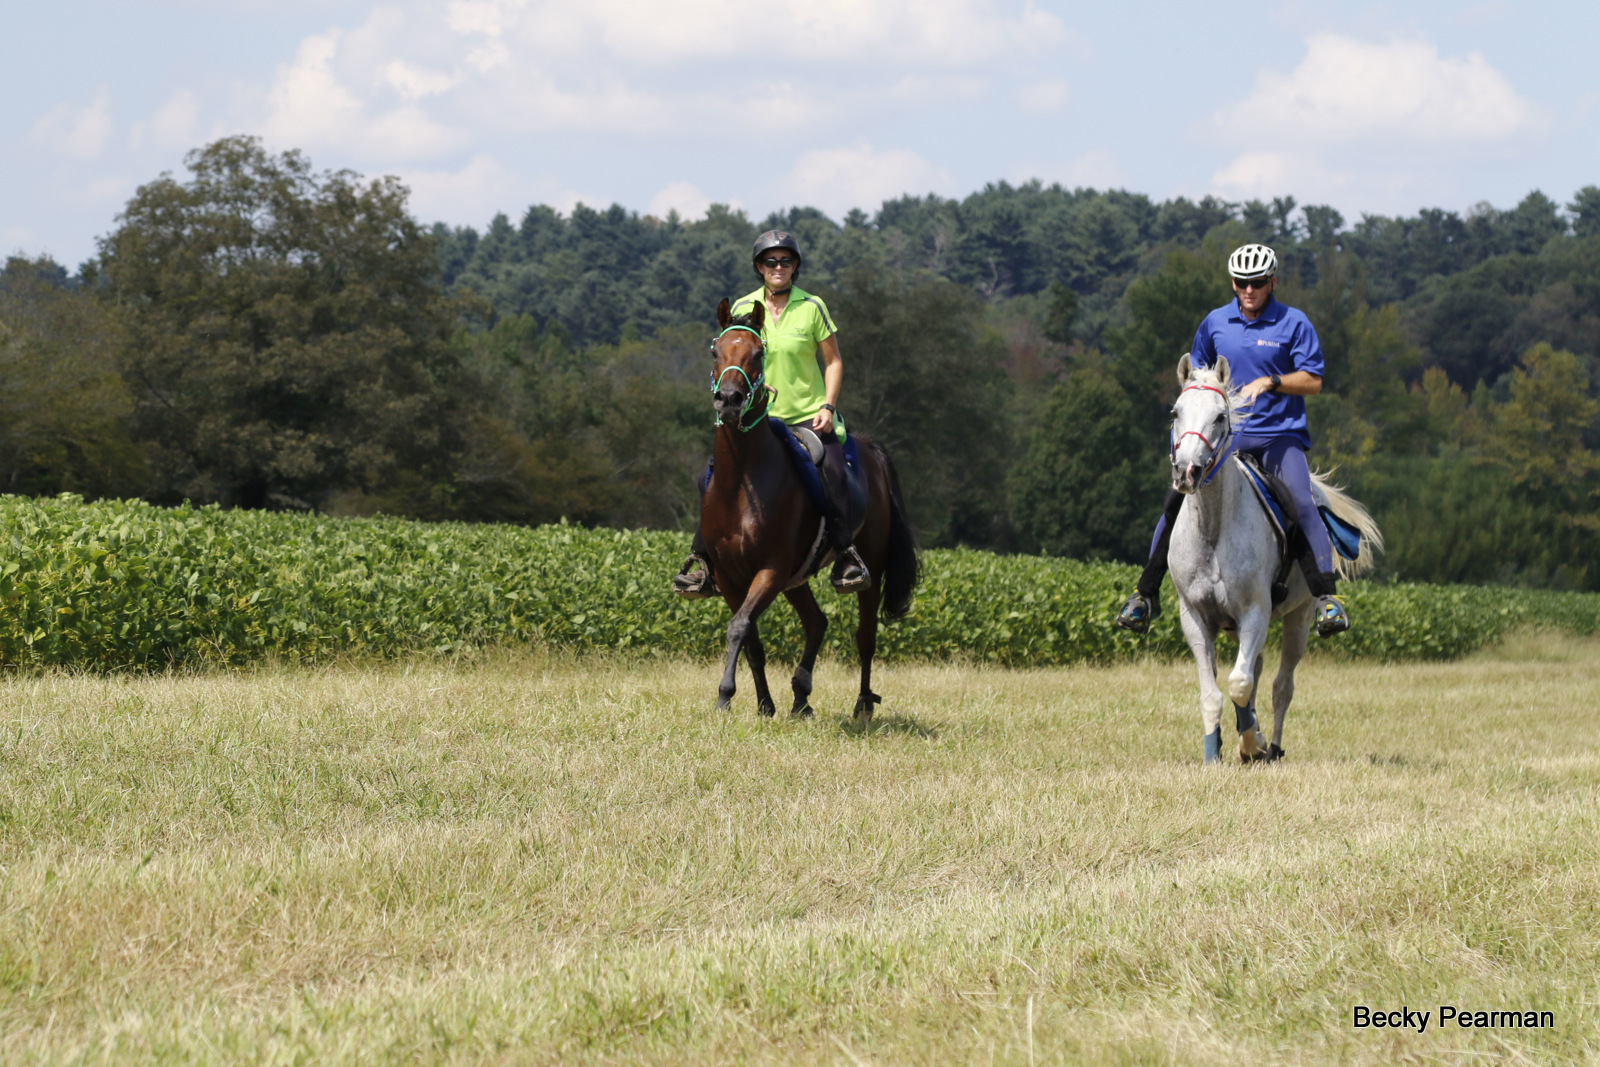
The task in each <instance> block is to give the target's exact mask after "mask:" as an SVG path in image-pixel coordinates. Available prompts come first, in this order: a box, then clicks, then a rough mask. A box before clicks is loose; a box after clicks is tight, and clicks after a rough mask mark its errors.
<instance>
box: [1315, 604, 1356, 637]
mask: <svg viewBox="0 0 1600 1067" xmlns="http://www.w3.org/2000/svg"><path fill="white" fill-rule="evenodd" d="M1348 629H1350V616H1349V615H1348V614H1346V612H1345V610H1344V598H1343V597H1340V596H1319V597H1317V636H1318V637H1332V636H1333V635H1334V634H1341V633H1344V632H1345V631H1346V630H1348Z"/></svg>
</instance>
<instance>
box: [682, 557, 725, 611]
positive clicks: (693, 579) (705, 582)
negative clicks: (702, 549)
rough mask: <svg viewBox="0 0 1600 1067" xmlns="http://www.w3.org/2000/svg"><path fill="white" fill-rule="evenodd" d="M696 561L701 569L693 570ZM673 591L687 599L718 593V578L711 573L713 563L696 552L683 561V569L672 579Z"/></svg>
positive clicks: (701, 598)
mask: <svg viewBox="0 0 1600 1067" xmlns="http://www.w3.org/2000/svg"><path fill="white" fill-rule="evenodd" d="M696 563H698V564H699V565H700V569H699V570H691V569H690V568H692V567H693V566H694V565H695V564H696ZM672 591H673V592H674V593H677V594H678V595H679V596H681V597H683V598H684V599H685V600H704V599H705V598H706V597H710V596H716V595H717V580H716V578H714V577H713V576H712V574H711V564H709V563H707V562H706V561H705V560H703V559H701V558H700V557H699V556H697V555H695V554H694V553H692V552H691V553H690V554H689V558H688V559H686V560H684V561H683V569H682V570H680V571H678V573H677V576H676V577H674V578H673V579H672Z"/></svg>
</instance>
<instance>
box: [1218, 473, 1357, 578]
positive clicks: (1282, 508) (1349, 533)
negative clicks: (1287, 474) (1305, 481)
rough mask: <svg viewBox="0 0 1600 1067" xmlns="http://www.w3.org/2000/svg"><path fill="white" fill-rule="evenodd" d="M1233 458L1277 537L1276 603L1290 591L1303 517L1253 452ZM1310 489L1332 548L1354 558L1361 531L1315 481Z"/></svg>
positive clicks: (1278, 482)
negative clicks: (1331, 505)
mask: <svg viewBox="0 0 1600 1067" xmlns="http://www.w3.org/2000/svg"><path fill="white" fill-rule="evenodd" d="M1233 460H1234V462H1235V463H1237V464H1239V469H1240V470H1241V471H1243V472H1244V476H1245V481H1247V482H1248V483H1250V488H1251V489H1254V490H1255V493H1256V500H1257V501H1258V502H1259V503H1260V504H1261V508H1262V510H1263V511H1265V512H1266V513H1267V524H1268V525H1269V526H1271V527H1272V533H1273V536H1274V537H1276V538H1277V541H1278V566H1277V569H1276V570H1275V571H1274V572H1273V576H1272V603H1273V606H1274V607H1276V606H1277V605H1278V604H1281V603H1283V601H1284V598H1286V597H1287V596H1288V595H1289V568H1290V567H1292V566H1294V563H1295V560H1296V559H1297V558H1298V557H1299V554H1300V551H1301V547H1302V546H1301V543H1300V541H1299V539H1300V520H1299V519H1298V518H1297V517H1296V515H1295V509H1294V507H1293V503H1294V494H1293V493H1291V492H1290V491H1289V487H1288V486H1287V485H1285V484H1284V482H1283V480H1282V479H1281V478H1278V477H1276V476H1275V475H1272V474H1268V473H1267V471H1266V469H1265V468H1264V467H1262V466H1261V463H1260V461H1259V460H1257V459H1256V458H1255V457H1254V456H1251V455H1247V454H1245V453H1242V452H1235V453H1234V454H1233ZM1311 493H1312V498H1313V499H1314V500H1315V501H1316V504H1317V513H1318V514H1319V515H1321V516H1322V525H1323V526H1324V527H1326V528H1327V531H1328V539H1329V540H1330V541H1332V542H1333V550H1334V551H1335V552H1337V553H1339V555H1341V556H1343V557H1344V558H1345V559H1355V558H1356V557H1357V556H1358V555H1360V554H1361V531H1360V530H1357V529H1356V528H1355V527H1354V526H1351V525H1350V524H1349V523H1347V522H1345V521H1344V520H1343V519H1341V518H1339V516H1337V515H1335V514H1334V513H1333V512H1332V511H1330V510H1329V509H1328V506H1327V504H1326V503H1324V502H1323V499H1322V496H1321V494H1319V493H1318V492H1317V486H1316V483H1314V482H1313V483H1312V486H1311Z"/></svg>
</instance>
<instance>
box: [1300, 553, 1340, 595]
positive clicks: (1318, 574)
mask: <svg viewBox="0 0 1600 1067" xmlns="http://www.w3.org/2000/svg"><path fill="white" fill-rule="evenodd" d="M1302 566H1304V564H1302ZM1306 587H1307V588H1309V589H1310V590H1311V595H1312V596H1333V595H1335V594H1336V593H1338V592H1339V576H1338V575H1337V574H1332V573H1329V572H1327V571H1318V570H1317V565H1316V561H1315V560H1313V561H1312V562H1311V567H1310V569H1308V570H1307V571H1306Z"/></svg>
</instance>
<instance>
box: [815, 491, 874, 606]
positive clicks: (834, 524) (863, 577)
mask: <svg viewBox="0 0 1600 1067" xmlns="http://www.w3.org/2000/svg"><path fill="white" fill-rule="evenodd" d="M823 521H824V522H826V523H827V525H828V542H829V544H830V545H831V547H832V548H833V552H834V559H833V574H832V575H831V576H830V577H829V579H828V580H829V581H830V582H832V583H833V587H834V589H836V590H838V591H839V592H841V593H859V592H860V591H861V590H863V589H865V588H866V587H867V586H868V585H869V584H870V583H871V582H872V575H871V574H870V573H869V572H868V571H867V563H866V560H864V559H862V558H861V553H860V552H858V551H856V546H855V545H854V544H853V543H852V542H853V541H854V540H855V539H854V538H853V537H851V535H850V527H848V526H846V525H845V522H844V516H842V515H840V514H839V508H838V505H836V504H835V505H833V506H832V507H830V508H829V509H828V514H827V515H826V516H825V517H824V519H823Z"/></svg>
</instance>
